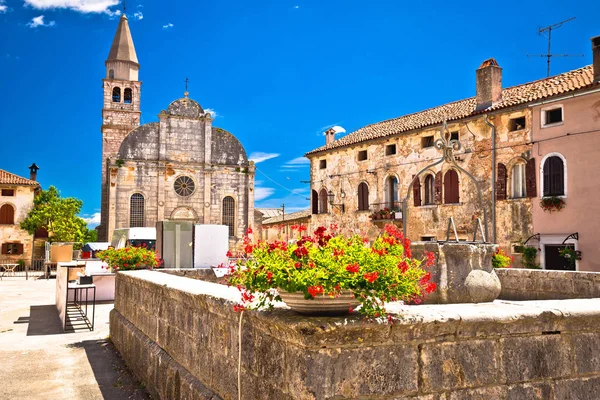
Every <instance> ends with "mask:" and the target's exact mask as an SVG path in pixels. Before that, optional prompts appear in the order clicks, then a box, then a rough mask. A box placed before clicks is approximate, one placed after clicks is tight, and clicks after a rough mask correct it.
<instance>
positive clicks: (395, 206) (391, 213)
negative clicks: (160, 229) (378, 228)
mask: <svg viewBox="0 0 600 400" xmlns="http://www.w3.org/2000/svg"><path fill="white" fill-rule="evenodd" d="M369 210H371V211H372V212H371V215H369V218H371V220H372V221H390V220H399V221H402V202H401V201H395V202H390V201H388V202H385V203H371V204H369Z"/></svg>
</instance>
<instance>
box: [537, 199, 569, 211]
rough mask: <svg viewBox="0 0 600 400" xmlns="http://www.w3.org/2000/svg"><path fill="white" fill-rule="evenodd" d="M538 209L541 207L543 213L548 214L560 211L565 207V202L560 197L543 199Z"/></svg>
mask: <svg viewBox="0 0 600 400" xmlns="http://www.w3.org/2000/svg"><path fill="white" fill-rule="evenodd" d="M540 207H542V209H543V210H544V211H548V212H552V211H560V210H562V209H563V208H564V207H565V201H564V200H563V199H562V197H557V196H550V197H544V198H543V199H542V200H541V201H540Z"/></svg>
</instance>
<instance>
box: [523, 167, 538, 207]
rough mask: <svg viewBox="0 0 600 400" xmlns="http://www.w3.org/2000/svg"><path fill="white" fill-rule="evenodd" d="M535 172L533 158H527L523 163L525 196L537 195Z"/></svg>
mask: <svg viewBox="0 0 600 400" xmlns="http://www.w3.org/2000/svg"><path fill="white" fill-rule="evenodd" d="M535 172H536V171H535V158H531V159H529V160H527V163H526V164H525V189H526V192H527V197H536V196H537V185H536V179H535Z"/></svg>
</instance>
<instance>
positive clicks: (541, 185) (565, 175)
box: [538, 152, 569, 199]
mask: <svg viewBox="0 0 600 400" xmlns="http://www.w3.org/2000/svg"><path fill="white" fill-rule="evenodd" d="M550 157H558V158H560V159H561V160H562V163H563V192H564V194H562V195H548V196H545V195H544V165H545V164H546V160H547V159H548V158H550ZM539 172H540V174H539V176H538V182H539V185H538V186H539V188H540V193H539V195H540V199H543V198H545V197H554V196H555V197H560V198H561V199H566V198H567V195H568V183H569V180H568V176H569V175H568V170H567V159H566V158H565V157H564V156H563V155H562V154H560V153H556V152H553V153H548V154H546V155H545V156H544V157H543V158H542V160H541V161H540V165H539Z"/></svg>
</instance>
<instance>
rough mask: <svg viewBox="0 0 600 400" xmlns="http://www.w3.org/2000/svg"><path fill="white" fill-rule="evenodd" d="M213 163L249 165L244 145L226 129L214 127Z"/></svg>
mask: <svg viewBox="0 0 600 400" xmlns="http://www.w3.org/2000/svg"><path fill="white" fill-rule="evenodd" d="M211 155H212V157H211V161H212V162H213V163H215V164H228V165H244V166H247V165H248V157H247V156H246V150H244V146H242V143H240V141H239V140H238V139H237V138H236V137H235V136H233V135H232V134H231V133H229V132H227V131H226V130H225V129H221V128H217V127H214V126H213V127H212V146H211Z"/></svg>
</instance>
